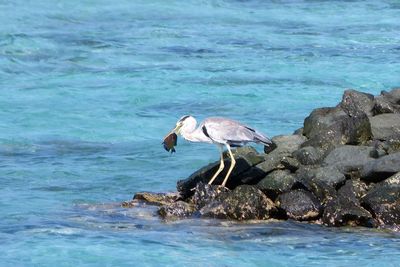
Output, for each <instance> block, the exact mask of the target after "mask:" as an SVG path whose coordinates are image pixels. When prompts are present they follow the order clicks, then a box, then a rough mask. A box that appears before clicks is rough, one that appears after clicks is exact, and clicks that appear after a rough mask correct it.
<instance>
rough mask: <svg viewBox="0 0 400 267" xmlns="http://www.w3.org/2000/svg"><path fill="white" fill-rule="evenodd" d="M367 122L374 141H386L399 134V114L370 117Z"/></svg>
mask: <svg viewBox="0 0 400 267" xmlns="http://www.w3.org/2000/svg"><path fill="white" fill-rule="evenodd" d="M369 120H370V123H371V130H372V136H373V138H374V139H378V140H387V139H388V138H389V137H391V136H394V135H399V134H400V115H399V114H389V113H387V114H381V115H377V116H374V117H371V118H369Z"/></svg>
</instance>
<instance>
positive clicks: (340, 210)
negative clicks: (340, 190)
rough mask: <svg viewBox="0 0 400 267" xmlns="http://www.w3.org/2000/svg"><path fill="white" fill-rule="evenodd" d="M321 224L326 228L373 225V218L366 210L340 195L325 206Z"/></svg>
mask: <svg viewBox="0 0 400 267" xmlns="http://www.w3.org/2000/svg"><path fill="white" fill-rule="evenodd" d="M322 222H323V223H324V224H326V225H328V226H343V225H351V226H355V225H362V226H367V227H372V226H373V225H374V220H373V217H372V215H371V214H370V213H369V212H368V211H367V210H366V209H364V208H362V207H361V206H359V205H358V204H356V203H355V202H353V201H351V199H349V198H346V197H343V196H341V195H339V196H338V197H337V198H335V199H332V200H330V201H329V202H328V203H327V204H326V207H325V210H324V213H323V215H322Z"/></svg>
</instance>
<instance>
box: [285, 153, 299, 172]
mask: <svg viewBox="0 0 400 267" xmlns="http://www.w3.org/2000/svg"><path fill="white" fill-rule="evenodd" d="M281 163H282V165H283V166H284V167H285V169H287V170H289V171H291V172H295V171H297V170H298V169H299V168H300V166H301V164H300V162H299V161H298V160H297V159H295V158H293V157H286V156H285V157H283V158H282V159H281Z"/></svg>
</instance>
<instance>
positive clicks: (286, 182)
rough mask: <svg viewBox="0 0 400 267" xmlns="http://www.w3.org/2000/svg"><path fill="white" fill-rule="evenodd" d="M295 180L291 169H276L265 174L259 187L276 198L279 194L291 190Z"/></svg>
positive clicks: (269, 195) (272, 197)
mask: <svg viewBox="0 0 400 267" xmlns="http://www.w3.org/2000/svg"><path fill="white" fill-rule="evenodd" d="M295 182H296V179H295V178H294V175H293V174H292V173H290V171H288V170H276V171H273V172H271V173H269V174H268V175H267V176H265V178H264V179H262V180H261V181H260V182H259V183H258V184H257V188H258V189H260V190H261V191H263V192H264V193H265V194H266V195H267V196H268V197H270V198H271V199H275V198H276V197H277V196H278V195H279V194H281V193H283V192H287V191H289V190H290V189H291V188H292V187H293V185H294V184H295Z"/></svg>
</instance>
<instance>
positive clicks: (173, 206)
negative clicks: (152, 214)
mask: <svg viewBox="0 0 400 267" xmlns="http://www.w3.org/2000/svg"><path fill="white" fill-rule="evenodd" d="M194 211H195V209H194V206H193V205H191V204H189V203H187V202H184V201H177V202H173V203H169V204H166V205H163V206H161V207H160V209H159V210H158V214H160V216H161V217H162V218H164V219H175V218H185V217H189V216H191V215H192V214H193V212H194Z"/></svg>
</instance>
